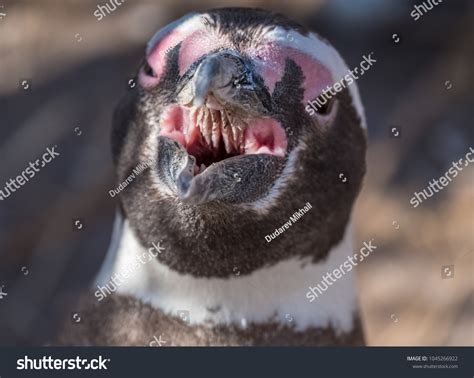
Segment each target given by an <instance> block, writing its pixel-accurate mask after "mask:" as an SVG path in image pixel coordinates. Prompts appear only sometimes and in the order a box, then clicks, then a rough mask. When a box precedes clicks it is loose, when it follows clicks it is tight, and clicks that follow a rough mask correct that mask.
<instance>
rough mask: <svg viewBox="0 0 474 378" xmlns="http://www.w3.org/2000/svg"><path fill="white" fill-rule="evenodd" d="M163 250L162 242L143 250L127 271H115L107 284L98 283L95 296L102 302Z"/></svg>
mask: <svg viewBox="0 0 474 378" xmlns="http://www.w3.org/2000/svg"><path fill="white" fill-rule="evenodd" d="M163 250H164V248H163V247H162V246H161V242H159V243H158V244H156V243H152V247H151V248H149V249H148V251H147V252H143V253H142V254H141V255H140V256H139V257H137V258H135V262H134V263H133V264H130V266H129V267H128V269H127V270H126V271H124V272H121V273H115V274H114V275H113V276H112V277H110V280H109V282H108V283H106V284H105V286H101V285H97V289H98V290H96V291H95V292H94V296H95V297H96V298H97V300H98V301H99V302H100V301H101V300H103V299H104V298H106V297H107V296H108V295H110V294H112V293H114V292H116V291H117V289H118V288H119V287H120V286H121V285H122V284H123V282H124V281H125V280H127V279H128V278H129V277H130V276H131V275H133V274H134V273H135V272H136V271H137V269H138V268H139V267H140V265H145V264H147V263H148V262H150V261H152V260H153V259H154V258H156V256H158V255H159V254H160V253H161V252H162V251H163Z"/></svg>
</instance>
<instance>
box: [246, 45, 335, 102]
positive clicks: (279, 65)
mask: <svg viewBox="0 0 474 378" xmlns="http://www.w3.org/2000/svg"><path fill="white" fill-rule="evenodd" d="M249 53H250V55H251V56H253V57H254V60H255V62H256V66H257V71H258V73H259V75H260V76H262V78H263V80H264V81H265V84H266V85H267V86H268V88H269V90H270V93H271V92H273V90H274V89H275V84H276V83H277V82H279V81H280V80H281V79H282V77H283V74H284V72H285V65H286V59H288V58H289V59H291V60H293V61H294V62H295V63H296V64H297V65H298V66H299V67H300V68H301V70H302V71H303V75H304V77H305V79H304V82H303V87H304V89H305V92H304V99H303V101H304V104H306V103H307V101H309V100H312V99H314V98H315V97H317V96H318V95H320V94H321V93H322V91H323V89H325V88H326V87H327V86H328V85H329V86H331V85H332V84H333V78H332V75H331V72H330V71H329V70H328V69H327V68H326V67H325V66H324V65H323V64H322V63H321V62H319V61H318V60H316V59H314V58H312V57H311V56H309V55H308V54H305V53H303V52H301V51H299V50H297V49H294V48H292V47H287V46H280V45H278V44H277V43H275V42H270V43H268V44H266V45H265V46H263V47H260V48H258V49H256V50H253V51H251V52H249Z"/></svg>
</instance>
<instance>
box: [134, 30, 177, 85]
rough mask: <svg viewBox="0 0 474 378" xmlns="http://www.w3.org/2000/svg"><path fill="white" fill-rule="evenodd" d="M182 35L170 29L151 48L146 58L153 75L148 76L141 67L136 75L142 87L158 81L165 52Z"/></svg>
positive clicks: (165, 55)
mask: <svg viewBox="0 0 474 378" xmlns="http://www.w3.org/2000/svg"><path fill="white" fill-rule="evenodd" d="M183 37H184V35H183V34H182V33H178V32H175V31H172V32H170V33H169V34H168V35H167V36H166V37H164V38H163V39H162V40H161V41H160V42H158V43H157V44H156V45H155V46H154V47H153V48H152V50H151V51H150V53H149V54H148V56H147V58H146V59H147V62H148V64H149V66H150V67H151V68H152V69H153V71H154V73H155V77H152V76H148V75H147V74H145V73H144V72H143V69H141V70H140V73H139V75H138V80H139V82H140V84H141V85H143V86H144V87H152V86H155V85H156V84H158V83H159V81H160V80H161V76H162V75H163V72H164V69H165V66H166V58H167V54H168V53H169V52H170V51H171V50H172V49H173V47H174V46H176V45H177V44H178V43H179V42H180V41H181V40H182V39H183Z"/></svg>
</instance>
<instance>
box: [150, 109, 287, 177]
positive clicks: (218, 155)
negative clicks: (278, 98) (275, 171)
mask: <svg viewBox="0 0 474 378" xmlns="http://www.w3.org/2000/svg"><path fill="white" fill-rule="evenodd" d="M159 135H160V136H164V137H167V138H170V139H173V140H176V141H177V142H179V143H180V144H181V145H183V146H184V147H185V148H186V151H187V152H188V154H190V155H192V156H194V157H195V158H196V166H195V174H198V173H201V172H202V171H203V170H204V169H205V168H206V167H208V166H209V165H211V164H213V163H217V162H219V161H221V160H224V159H227V158H230V157H233V156H237V155H250V154H269V155H274V156H279V157H284V156H285V154H286V150H287V144H288V142H287V138H286V134H285V131H284V130H283V128H282V127H281V125H280V124H279V122H277V121H276V120H274V119H272V118H253V119H248V120H246V121H243V120H242V119H240V118H238V117H236V116H235V115H234V114H232V113H231V112H230V111H229V110H228V109H209V108H208V107H206V106H201V107H198V108H187V107H183V106H180V105H171V106H169V107H168V108H167V109H165V110H164V111H163V114H162V116H161V119H160V133H159Z"/></svg>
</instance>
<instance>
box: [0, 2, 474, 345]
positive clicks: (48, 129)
mask: <svg viewBox="0 0 474 378" xmlns="http://www.w3.org/2000/svg"><path fill="white" fill-rule="evenodd" d="M105 3H106V0H98V1H89V0H87V1H80V0H70V1H59V0H58V1H54V0H31V1H19V0H15V1H6V0H0V161H1V162H2V163H1V166H0V187H3V186H4V185H5V184H4V183H5V181H7V180H9V178H10V177H12V178H13V177H16V176H17V175H18V174H20V173H21V172H22V171H23V170H24V169H25V168H26V167H27V166H28V163H29V161H34V160H35V159H37V158H39V157H40V156H41V155H42V154H43V153H44V152H45V150H46V147H51V146H54V145H57V146H58V148H57V151H58V152H59V153H60V156H59V157H58V158H56V159H55V160H54V161H53V162H52V163H50V164H49V165H47V166H46V167H45V168H43V169H42V170H41V171H40V172H39V173H37V174H36V176H35V177H34V178H32V179H31V180H30V182H28V183H27V184H26V185H25V186H23V187H22V188H21V189H19V190H17V191H16V192H15V193H13V195H11V196H10V197H9V198H7V199H5V200H4V201H1V202H0V286H2V285H4V288H3V290H4V291H5V292H7V293H8V296H6V297H4V298H3V299H0V344H7V345H12V344H14V345H25V344H26V345H30V344H33V345H39V344H44V343H47V342H48V340H51V337H52V335H54V332H55V331H56V330H57V327H58V325H59V322H60V319H61V317H62V316H70V314H71V313H72V312H73V311H74V307H73V303H74V301H75V299H76V298H77V296H78V294H79V293H80V292H81V291H82V290H84V289H85V288H87V287H88V285H89V284H90V281H91V280H92V279H93V277H94V275H95V274H96V272H97V270H98V269H99V267H100V264H101V262H102V259H103V257H104V255H105V252H106V249H107V246H108V241H109V237H110V232H111V227H112V220H113V215H114V208H115V205H116V203H115V199H111V198H110V197H109V195H108V190H110V189H111V188H112V187H114V183H113V167H112V164H111V157H110V153H109V132H110V117H111V114H112V111H113V109H114V106H115V104H116V103H117V101H118V100H119V98H120V96H121V95H122V94H123V93H124V92H125V91H126V90H127V82H128V80H129V79H130V78H132V77H133V76H134V73H135V69H136V67H137V64H138V62H139V61H140V58H141V54H142V52H143V50H144V46H145V43H146V41H147V40H148V39H149V38H150V37H151V36H152V35H153V33H154V32H155V31H156V30H157V29H158V28H160V27H162V26H164V25H165V24H166V23H168V22H170V21H172V20H173V19H176V18H178V17H180V16H181V15H183V14H184V13H186V12H188V11H191V10H200V9H205V8H209V7H213V6H224V5H229V6H230V5H233V6H237V5H239V6H260V7H264V8H268V9H273V10H277V11H280V12H282V13H284V14H286V15H287V16H290V17H292V18H295V19H296V20H298V21H300V22H301V23H303V24H306V25H308V26H310V27H312V28H313V29H314V30H316V31H318V32H319V33H320V34H321V35H323V36H325V37H326V38H327V39H329V40H330V41H331V42H332V43H333V44H334V46H335V47H336V48H337V49H338V50H339V51H340V53H341V54H342V55H343V57H345V59H346V61H347V63H348V66H349V67H350V68H352V67H354V66H356V65H358V64H359V62H360V60H361V58H362V55H364V54H368V53H370V52H374V57H375V58H376V59H377V63H376V64H375V65H374V66H373V67H372V68H371V69H370V70H369V72H367V73H366V74H365V75H364V76H363V77H361V78H360V79H359V80H358V82H357V84H358V85H359V89H360V91H361V95H362V99H363V102H364V104H365V108H366V114H367V119H368V126H369V153H368V163H369V172H368V176H367V178H366V182H365V187H364V189H363V192H362V193H361V196H360V198H359V200H358V203H357V206H356V211H355V215H354V218H355V221H356V225H357V227H356V230H357V244H356V246H360V244H361V243H362V241H364V240H370V239H372V238H374V239H375V241H376V243H375V244H376V245H377V246H378V248H377V250H376V251H375V252H374V253H373V254H372V255H371V256H370V257H369V258H368V259H367V260H365V262H364V264H360V265H359V271H358V275H359V292H360V302H361V306H362V313H363V322H364V326H365V329H366V334H367V338H368V342H369V344H370V345H474V328H473V319H474V295H473V279H472V276H473V251H474V243H473V235H474V232H473V231H474V215H473V214H474V211H473V210H474V203H473V197H474V190H473V189H474V176H473V167H472V165H471V166H469V167H467V168H465V169H464V170H463V171H462V172H461V173H460V174H459V175H458V177H456V178H455V179H454V180H453V182H452V183H450V184H449V186H448V187H446V188H445V189H444V190H443V191H442V192H440V193H438V194H436V195H435V196H433V197H432V198H429V199H428V200H426V201H424V202H423V203H422V204H421V205H420V206H418V207H417V208H416V209H414V208H413V207H412V206H411V205H410V203H409V200H410V198H411V197H412V196H413V192H414V191H418V192H419V191H422V190H423V189H424V188H425V187H426V186H427V185H428V182H429V181H430V180H432V179H435V178H436V179H437V178H439V177H440V176H441V175H443V174H444V173H445V172H446V171H447V169H449V167H450V166H451V162H452V161H457V160H458V159H459V158H461V157H464V155H465V154H466V153H467V152H468V151H469V147H470V146H472V147H474V135H473V126H472V120H473V103H474V99H473V94H472V93H473V81H474V80H473V63H474V59H473V57H474V50H473V46H474V43H473V42H474V33H473V28H474V26H473V25H474V7H473V4H472V2H470V1H467V0H466V1H458V2H443V3H440V4H439V5H438V6H436V7H435V8H434V9H433V10H431V11H430V12H428V13H427V14H425V15H424V16H423V17H421V18H420V19H419V20H418V21H416V22H415V21H414V20H413V19H412V18H411V17H410V12H411V11H412V9H413V4H416V3H417V2H411V1H397V2H395V1H379V0H358V1H344V0H328V1H323V0H299V1H295V0H294V1H289V0H275V1H266V0H254V1H252V0H248V1H233V2H227V1H224V2H223V1H217V0H215V1H210V0H209V1H207V0H203V1H196V2H193V1H179V2H177V1H171V0H163V1H156V2H155V1H142V0H136V1H132V0H128V1H126V2H125V3H124V4H123V5H122V6H120V7H118V9H117V10H116V11H114V12H113V13H111V14H110V15H108V16H106V17H105V18H104V19H102V20H101V21H97V19H96V17H95V16H94V15H93V13H94V11H95V10H96V9H97V5H99V4H100V5H103V4H105ZM418 3H421V1H419V2H418ZM394 34H396V36H394ZM396 41H398V42H396ZM23 79H29V80H31V82H30V87H29V90H24V89H22V88H21V86H20V82H21V81H22V80H23ZM394 125H395V126H397V127H400V128H401V137H400V138H394V137H393V136H391V135H390V129H391V128H392V127H393V126H394ZM78 219H79V221H80V222H81V224H82V225H83V226H82V228H81V229H80V230H78V229H77V227H75V226H74V224H75V222H76V220H78ZM444 265H454V278H451V279H443V278H442V277H441V269H442V266H444Z"/></svg>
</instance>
